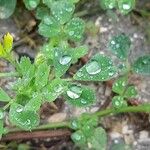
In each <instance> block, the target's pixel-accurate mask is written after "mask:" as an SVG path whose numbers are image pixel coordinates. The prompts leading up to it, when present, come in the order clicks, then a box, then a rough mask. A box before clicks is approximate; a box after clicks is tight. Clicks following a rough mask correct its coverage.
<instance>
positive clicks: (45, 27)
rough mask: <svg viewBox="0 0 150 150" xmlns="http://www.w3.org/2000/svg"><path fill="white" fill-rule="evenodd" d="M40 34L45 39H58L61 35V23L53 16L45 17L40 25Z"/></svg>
mask: <svg viewBox="0 0 150 150" xmlns="http://www.w3.org/2000/svg"><path fill="white" fill-rule="evenodd" d="M38 31H39V34H40V35H42V36H44V37H48V38H49V37H58V36H60V33H61V28H60V25H59V23H58V22H57V21H56V20H55V19H54V18H53V17H51V16H44V19H43V21H42V22H41V23H40V24H39V29H38Z"/></svg>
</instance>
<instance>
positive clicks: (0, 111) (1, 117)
mask: <svg viewBox="0 0 150 150" xmlns="http://www.w3.org/2000/svg"><path fill="white" fill-rule="evenodd" d="M3 118H4V112H3V111H2V110H0V119H3Z"/></svg>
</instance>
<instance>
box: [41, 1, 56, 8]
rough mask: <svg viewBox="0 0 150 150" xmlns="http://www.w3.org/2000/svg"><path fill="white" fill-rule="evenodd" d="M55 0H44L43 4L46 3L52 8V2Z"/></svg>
mask: <svg viewBox="0 0 150 150" xmlns="http://www.w3.org/2000/svg"><path fill="white" fill-rule="evenodd" d="M54 1H55V0H43V4H45V5H46V6H47V7H49V8H51V5H52V3H53V2H54Z"/></svg>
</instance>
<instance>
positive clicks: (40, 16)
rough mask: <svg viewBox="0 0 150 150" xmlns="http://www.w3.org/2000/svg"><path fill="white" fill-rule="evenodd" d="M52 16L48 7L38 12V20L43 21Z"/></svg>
mask: <svg viewBox="0 0 150 150" xmlns="http://www.w3.org/2000/svg"><path fill="white" fill-rule="evenodd" d="M49 14H50V11H49V9H48V8H47V7H44V6H40V7H38V8H37V10H36V14H35V15H36V18H37V19H39V20H42V19H43V18H44V16H48V15H49Z"/></svg>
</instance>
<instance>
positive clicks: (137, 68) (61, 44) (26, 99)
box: [0, 0, 150, 150]
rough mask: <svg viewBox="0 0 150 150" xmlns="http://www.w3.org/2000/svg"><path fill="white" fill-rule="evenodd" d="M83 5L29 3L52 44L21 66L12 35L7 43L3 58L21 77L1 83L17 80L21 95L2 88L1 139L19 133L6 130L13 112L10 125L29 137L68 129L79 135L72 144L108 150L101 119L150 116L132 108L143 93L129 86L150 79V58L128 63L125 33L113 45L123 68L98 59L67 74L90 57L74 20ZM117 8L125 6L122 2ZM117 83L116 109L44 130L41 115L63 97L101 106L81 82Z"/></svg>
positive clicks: (60, 0) (65, 0) (146, 107)
mask: <svg viewBox="0 0 150 150" xmlns="http://www.w3.org/2000/svg"><path fill="white" fill-rule="evenodd" d="M77 2H78V0H43V3H40V1H39V0H24V3H25V5H26V7H27V8H28V9H29V10H32V9H35V8H36V7H37V8H36V17H37V19H39V20H41V22H40V24H39V33H40V34H41V35H42V36H44V37H46V38H47V43H45V44H44V45H43V46H42V47H41V48H40V52H39V53H38V54H37V56H36V57H35V60H34V62H33V63H31V61H30V59H29V58H28V57H21V59H20V61H19V60H17V59H16V58H15V57H14V56H13V51H12V49H13V37H12V36H11V35H10V34H9V33H7V34H6V35H5V36H4V38H3V40H2V41H1V44H0V57H1V58H3V59H5V60H7V61H9V62H10V63H11V64H12V65H13V66H14V67H15V72H4V73H0V77H1V78H2V77H16V81H15V83H14V84H13V86H12V90H13V91H14V93H15V94H14V96H13V97H11V96H9V95H8V94H7V93H6V91H4V90H3V89H2V88H0V101H2V102H5V103H6V105H5V106H4V107H2V108H1V110H0V134H1V136H2V135H3V134H7V133H9V132H15V131H18V129H17V128H15V129H14V128H8V127H5V126H4V118H5V115H6V114H5V112H6V111H7V109H8V110H9V121H10V123H11V124H12V125H13V126H16V127H18V128H20V129H23V130H26V131H28V130H29V131H31V130H38V129H51V128H61V127H62V128H64V127H67V128H70V129H72V130H74V133H73V134H72V135H71V138H72V140H73V141H74V142H75V143H76V144H77V145H78V146H80V147H81V148H82V149H84V148H85V149H87V147H88V148H91V149H96V150H100V148H101V150H103V149H105V148H106V142H107V136H106V132H105V130H104V129H103V128H102V127H100V126H99V122H100V118H102V117H104V116H107V115H110V114H118V113H123V112H150V104H142V105H139V106H128V100H130V99H131V98H135V97H136V96H137V93H138V92H137V90H136V87H135V86H134V85H132V84H130V82H129V78H130V74H132V73H137V74H141V75H148V76H149V75H150V55H143V56H141V57H139V58H137V59H136V61H134V62H132V63H131V62H130V61H129V59H128V56H129V53H130V45H131V40H130V38H129V37H128V36H127V35H125V34H124V33H121V34H118V35H116V36H113V37H112V39H111V40H110V41H108V47H109V50H110V51H111V52H112V54H114V55H116V57H117V58H118V60H119V61H120V63H119V65H115V64H114V62H113V60H112V59H111V58H110V57H108V56H106V55H102V54H96V55H94V56H93V57H92V58H91V59H90V60H89V61H88V62H87V63H86V64H85V65H84V66H83V67H82V68H81V69H79V70H78V71H77V72H76V73H75V74H74V75H73V77H70V76H69V75H68V74H66V72H67V71H68V69H69V68H70V66H71V65H73V64H75V63H76V62H77V61H78V59H79V58H81V57H83V56H84V55H86V54H87V53H88V48H87V46H85V45H82V46H79V41H80V40H82V38H83V33H84V27H85V23H84V21H83V20H82V19H80V18H78V17H75V16H74V15H73V13H74V10H75V3H77ZM108 2H110V1H108ZM115 2H118V3H119V4H120V3H121V0H120V1H115ZM125 2H129V0H126V1H125ZM131 2H132V0H131ZM115 6H116V5H115ZM70 43H74V44H70ZM68 76H69V77H68ZM113 78H115V82H114V83H113V86H112V91H113V92H114V93H115V96H114V97H113V98H112V106H111V108H109V109H106V110H102V111H98V112H96V113H93V114H87V113H86V114H82V115H81V116H80V117H78V118H72V119H71V120H70V121H66V122H60V123H49V124H46V125H39V124H40V116H39V110H40V107H41V105H42V104H44V103H45V102H49V103H51V102H53V101H55V100H56V99H57V98H58V97H60V96H63V97H64V99H65V100H66V101H67V103H69V104H71V105H73V106H75V107H87V106H90V105H91V104H93V103H94V102H96V101H97V100H96V96H95V92H94V90H93V89H91V88H90V87H88V86H86V85H84V84H81V83H80V81H86V82H87V81H88V82H103V81H109V80H111V79H113ZM82 83H84V82H82ZM100 137H102V138H100Z"/></svg>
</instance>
